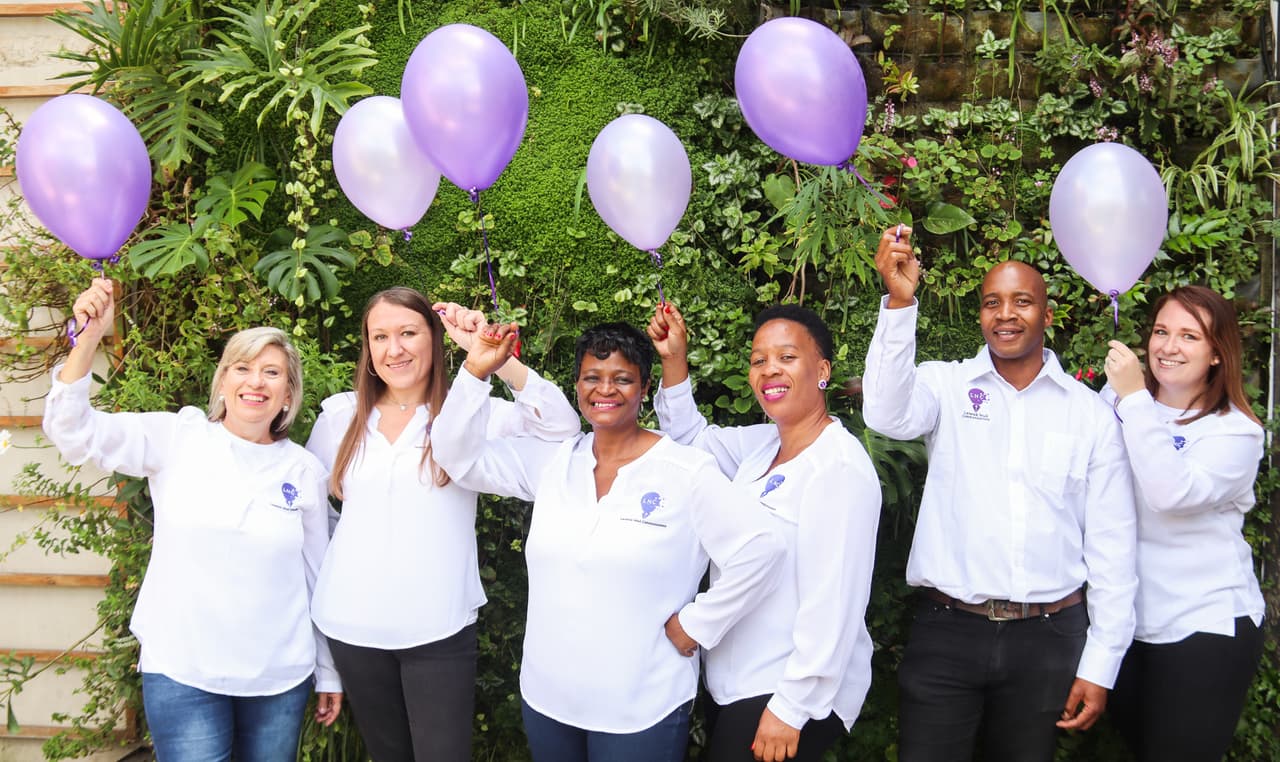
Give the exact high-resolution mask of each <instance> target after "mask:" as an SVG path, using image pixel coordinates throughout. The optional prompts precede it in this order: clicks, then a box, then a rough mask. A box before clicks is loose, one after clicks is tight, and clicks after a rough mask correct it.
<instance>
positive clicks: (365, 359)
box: [329, 286, 449, 498]
mask: <svg viewBox="0 0 1280 762" xmlns="http://www.w3.org/2000/svg"><path fill="white" fill-rule="evenodd" d="M384 302H385V303H387V304H394V305H395V306H397V307H404V308H406V309H410V310H413V311H414V312H416V313H418V314H419V315H421V316H422V319H423V320H425V321H426V323H427V329H428V330H429V331H431V372H430V374H429V375H428V377H427V393H426V400H427V410H428V411H429V412H430V414H431V417H432V418H434V417H435V416H436V415H437V414H438V413H439V412H440V406H441V405H443V404H444V398H445V395H446V394H448V393H449V377H448V375H447V374H446V373H445V362H444V324H443V323H441V322H440V316H439V315H437V314H436V313H435V312H434V311H433V310H432V309H431V303H430V302H428V301H427V298H426V297H425V296H423V295H422V294H420V293H418V292H417V291H415V290H414V289H412V288H408V287H405V286H396V287H394V288H389V289H387V290H385V291H379V292H378V293H376V294H374V295H373V296H371V297H369V301H368V303H367V304H365V306H364V314H363V315H361V316H360V334H361V337H362V339H363V341H361V343H360V361H359V362H358V363H356V378H355V387H356V412H355V415H354V416H352V417H351V425H349V426H347V433H346V434H344V435H343V436H342V444H340V445H338V454H337V456H336V457H335V458H334V462H333V473H332V474H330V476H329V491H330V492H332V493H333V494H334V495H335V496H337V497H338V498H341V497H342V477H343V476H344V475H345V474H346V473H347V468H349V467H350V466H351V463H352V461H354V460H355V459H356V458H357V457H358V456H359V455H360V453H361V451H362V450H363V449H364V438H365V432H366V431H367V430H368V427H369V415H370V414H371V413H372V412H373V406H374V405H376V404H377V402H378V400H379V399H381V398H382V395H383V394H384V393H385V392H386V391H387V382H386V381H383V380H382V377H381V376H379V375H378V374H377V372H376V371H375V370H374V367H373V358H372V356H371V354H370V352H369V312H370V311H371V310H372V309H373V308H374V307H376V306H378V305H379V304H382V303H384ZM428 464H430V467H431V476H432V478H433V479H434V480H435V483H436V486H438V487H443V486H445V485H446V484H448V483H449V475H448V474H446V473H445V472H444V470H443V469H441V468H440V467H439V466H437V465H436V462H435V460H434V459H433V458H432V457H431V427H430V426H427V433H426V434H425V435H424V437H423V448H422V461H421V462H420V464H419V468H420V469H425V468H426V467H427V465H428Z"/></svg>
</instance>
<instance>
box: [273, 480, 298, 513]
mask: <svg viewBox="0 0 1280 762" xmlns="http://www.w3.org/2000/svg"><path fill="white" fill-rule="evenodd" d="M280 494H281V495H284V505H277V506H276V507H277V508H282V509H284V510H286V511H296V510H298V508H295V507H294V505H293V501H294V500H297V499H298V488H297V487H295V486H293V485H292V484H290V483H289V482H285V483H284V484H281V485H280ZM299 507H301V506H299Z"/></svg>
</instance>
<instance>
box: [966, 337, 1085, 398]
mask: <svg viewBox="0 0 1280 762" xmlns="http://www.w3.org/2000/svg"><path fill="white" fill-rule="evenodd" d="M1040 351H1041V352H1043V354H1042V355H1041V357H1042V359H1043V361H1044V365H1042V366H1041V367H1040V372H1039V373H1037V374H1036V377H1035V378H1034V379H1032V380H1031V383H1030V384H1027V387H1028V388H1030V387H1031V386H1032V385H1033V384H1035V383H1036V382H1038V381H1039V380H1040V379H1042V378H1048V379H1050V380H1052V381H1053V382H1054V383H1056V384H1057V385H1058V386H1060V387H1062V388H1063V389H1065V390H1067V391H1070V390H1071V388H1072V387H1071V384H1074V383H1077V382H1076V380H1075V379H1074V378H1072V377H1071V376H1069V375H1067V373H1066V371H1064V370H1063V369H1062V364H1061V363H1059V362H1058V356H1057V355H1056V354H1054V352H1053V350H1051V349H1042V350H1040ZM987 374H991V375H992V376H997V377H999V376H1000V374H999V373H997V372H996V366H995V364H994V363H992V362H991V350H990V348H989V347H987V346H986V345H983V347H982V349H979V350H978V354H976V355H974V356H973V357H972V358H970V359H969V360H967V361H966V362H965V380H966V381H976V380H978V379H979V378H981V377H983V376H985V375H987ZM1001 380H1002V381H1003V380H1004V379H1003V378H1002V377H1001ZM1005 383H1008V382H1007V381H1006V382H1005Z"/></svg>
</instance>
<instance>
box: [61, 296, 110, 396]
mask: <svg viewBox="0 0 1280 762" xmlns="http://www.w3.org/2000/svg"><path fill="white" fill-rule="evenodd" d="M115 307H116V300H115V287H114V286H113V285H112V283H111V281H110V280H108V279H107V278H94V279H93V283H92V284H91V285H90V286H89V288H87V289H85V290H84V291H83V292H81V293H80V295H79V296H78V297H76V301H75V304H74V305H73V306H72V308H71V314H72V317H71V320H70V325H71V326H75V325H76V324H79V325H81V326H83V327H82V328H81V329H80V331H79V333H80V336H81V339H80V341H76V340H75V339H72V341H71V352H70V353H69V354H68V355H67V359H66V362H64V363H63V365H62V370H61V371H60V372H59V374H58V379H59V380H61V381H62V382H63V383H66V384H70V383H73V382H75V381H78V380H79V379H82V378H84V377H85V376H87V375H88V374H89V370H90V368H91V367H92V366H93V355H94V351H95V350H97V348H98V344H99V343H100V342H101V341H102V337H103V336H104V335H105V334H106V332H107V329H108V328H110V327H111V321H112V319H113V318H114V316H115Z"/></svg>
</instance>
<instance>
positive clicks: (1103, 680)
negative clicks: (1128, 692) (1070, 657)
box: [1076, 640, 1124, 690]
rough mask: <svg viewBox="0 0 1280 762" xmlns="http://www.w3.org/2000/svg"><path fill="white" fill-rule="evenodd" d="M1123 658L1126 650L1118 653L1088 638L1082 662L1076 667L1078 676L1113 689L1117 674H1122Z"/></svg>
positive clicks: (1081, 655)
mask: <svg viewBox="0 0 1280 762" xmlns="http://www.w3.org/2000/svg"><path fill="white" fill-rule="evenodd" d="M1123 660H1124V650H1121V651H1120V653H1118V654H1117V653H1115V652H1114V651H1113V650H1112V649H1110V648H1107V647H1106V646H1102V645H1097V644H1096V643H1095V642H1094V641H1093V640H1086V641H1085V643H1084V652H1083V653H1081V654H1080V664H1079V666H1077V667H1076V677H1078V678H1080V679H1081V680H1088V681H1089V682H1091V683H1093V684H1094V685H1101V686H1102V687H1103V688H1106V689H1107V690H1111V688H1112V687H1114V686H1115V684H1116V675H1118V674H1120V662H1121V661H1123Z"/></svg>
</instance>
